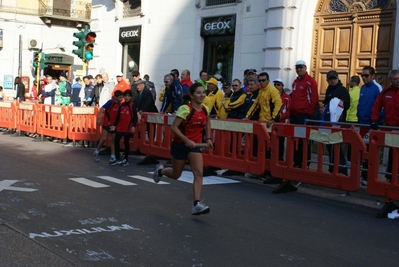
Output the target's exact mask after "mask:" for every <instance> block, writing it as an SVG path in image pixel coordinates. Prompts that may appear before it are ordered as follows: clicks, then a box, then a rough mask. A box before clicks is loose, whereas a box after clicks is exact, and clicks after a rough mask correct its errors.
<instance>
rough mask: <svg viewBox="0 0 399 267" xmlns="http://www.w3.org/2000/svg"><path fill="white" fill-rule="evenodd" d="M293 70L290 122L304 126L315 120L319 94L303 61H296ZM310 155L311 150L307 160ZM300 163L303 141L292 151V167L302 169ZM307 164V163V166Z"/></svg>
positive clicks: (301, 160) (300, 140)
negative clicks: (294, 76) (294, 77)
mask: <svg viewBox="0 0 399 267" xmlns="http://www.w3.org/2000/svg"><path fill="white" fill-rule="evenodd" d="M295 70H296V74H297V75H298V77H297V78H296V79H295V80H294V82H293V83H292V93H291V99H292V102H291V111H290V113H291V117H290V122H291V123H292V124H304V123H305V121H306V120H308V119H317V118H315V117H314V114H315V113H316V109H318V103H319V93H318V91H317V82H316V81H315V79H313V78H312V77H310V75H309V74H308V72H307V67H306V63H305V61H303V60H298V61H297V62H296V63H295ZM310 153H311V150H310V149H308V155H307V160H309V159H310ZM302 162H303V140H302V139H299V141H298V146H297V149H296V150H295V151H294V167H297V168H302ZM309 164H310V163H307V166H309Z"/></svg>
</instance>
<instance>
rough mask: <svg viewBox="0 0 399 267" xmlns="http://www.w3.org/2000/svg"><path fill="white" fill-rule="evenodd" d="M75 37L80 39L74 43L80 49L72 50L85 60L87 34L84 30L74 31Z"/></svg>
mask: <svg viewBox="0 0 399 267" xmlns="http://www.w3.org/2000/svg"><path fill="white" fill-rule="evenodd" d="M73 37H76V38H78V39H79V41H73V42H72V44H73V45H74V46H77V47H78V49H74V50H72V54H75V55H77V56H78V57H79V58H81V59H82V60H83V61H84V54H83V50H84V47H85V38H84V37H85V34H84V32H83V31H80V32H74V33H73Z"/></svg>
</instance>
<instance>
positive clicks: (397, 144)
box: [367, 131, 399, 218]
mask: <svg viewBox="0 0 399 267" xmlns="http://www.w3.org/2000/svg"><path fill="white" fill-rule="evenodd" d="M381 148H388V149H389V150H390V151H389V154H390V157H389V159H390V161H388V164H390V166H391V170H381V169H380V158H379V157H378V156H377V155H379V154H380V153H379V152H380V149H381ZM367 158H368V179H367V191H368V192H369V193H370V194H372V195H376V196H383V197H385V198H386V204H385V206H384V207H383V208H382V209H381V211H380V213H379V214H378V215H377V217H379V218H381V217H386V216H387V213H389V212H391V211H393V210H394V209H397V208H398V207H397V206H396V205H394V204H393V203H392V200H399V179H398V178H399V176H398V175H399V170H398V169H399V132H391V131H372V132H371V134H370V143H369V151H368V155H367ZM386 178H388V179H386ZM389 178H391V179H389Z"/></svg>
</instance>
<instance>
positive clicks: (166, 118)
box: [139, 113, 175, 159]
mask: <svg viewBox="0 0 399 267" xmlns="http://www.w3.org/2000/svg"><path fill="white" fill-rule="evenodd" d="M174 118H175V117H174V116H170V115H163V114H157V113H142V114H141V123H140V133H141V136H142V137H141V141H140V145H139V147H140V152H141V153H143V154H146V155H151V156H157V157H161V158H166V159H170V158H171V157H170V145H171V142H172V132H171V131H170V126H171V125H172V122H173V120H174ZM147 124H149V128H148V129H149V132H148V136H155V138H147V136H146V135H145V133H146V131H147Z"/></svg>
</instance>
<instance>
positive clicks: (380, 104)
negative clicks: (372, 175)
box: [370, 69, 399, 183]
mask: <svg viewBox="0 0 399 267" xmlns="http://www.w3.org/2000/svg"><path fill="white" fill-rule="evenodd" d="M388 79H389V82H390V86H387V87H385V88H384V90H383V91H382V92H381V94H379V96H378V97H377V99H376V101H375V102H374V105H373V109H372V113H371V124H370V127H371V128H372V129H373V130H377V129H378V123H379V119H380V113H381V110H382V109H384V112H385V117H384V122H385V125H386V126H394V127H398V126H399V105H398V103H399V70H397V69H396V70H391V71H390V72H389V74H388ZM392 164H393V152H392V148H389V154H388V165H387V168H386V172H387V174H386V175H385V178H386V179H387V181H388V182H391V181H392ZM396 164H397V162H396ZM395 182H396V183H397V182H398V180H396V181H395Z"/></svg>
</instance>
